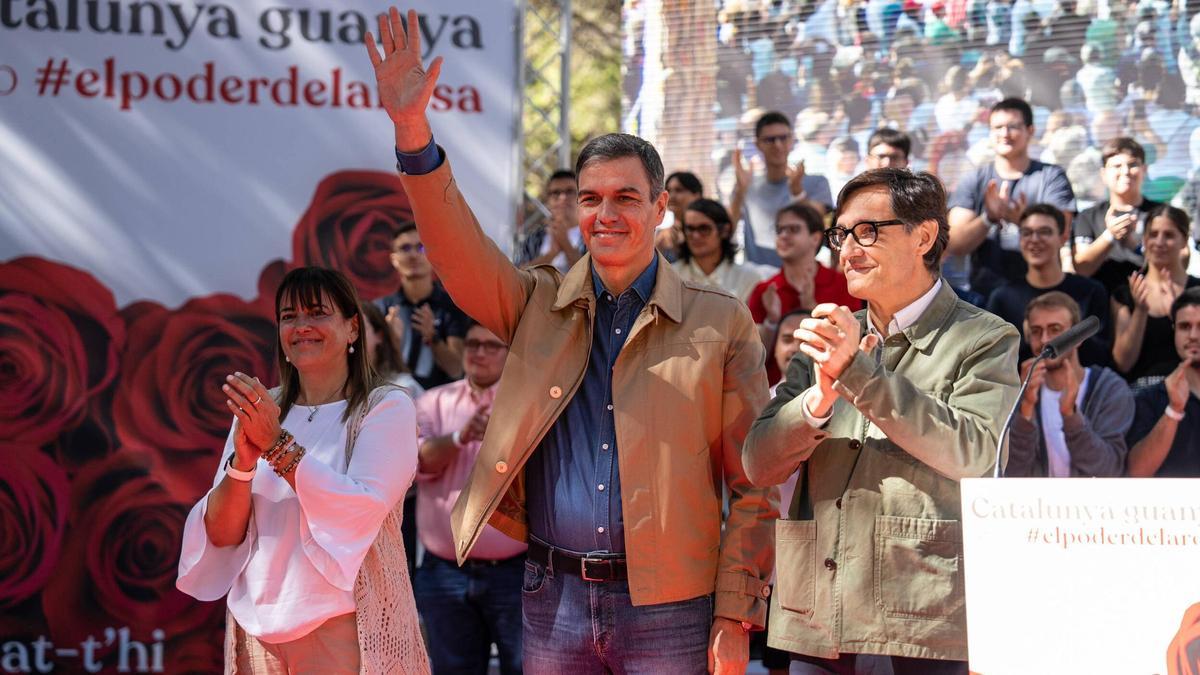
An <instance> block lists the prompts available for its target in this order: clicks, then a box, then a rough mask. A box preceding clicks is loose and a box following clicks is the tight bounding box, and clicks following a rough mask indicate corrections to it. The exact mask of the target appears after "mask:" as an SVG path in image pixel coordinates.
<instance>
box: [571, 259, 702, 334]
mask: <svg viewBox="0 0 1200 675" xmlns="http://www.w3.org/2000/svg"><path fill="white" fill-rule="evenodd" d="M654 255H655V256H656V257H657V259H658V272H657V274H655V277H654V291H653V292H651V293H650V300H649V301H648V302H647V303H646V305H647V306H654V307H657V308H658V309H659V310H660V311H661V312H662V313H663V314H664V315H666V317H667V318H669V319H671V320H672V321H674V322H676V323H679V321H680V320H681V319H683V280H682V279H680V278H679V275H678V274H677V273H676V272H675V270H674V269H672V268H671V263H670V262H669V261H668V260H667V259H666V258H665V257H663V254H662V253H659V252H658V251H655V252H654ZM580 301H583V302H585V303H587V305H588V307H591V305H592V304H593V303H595V301H596V288H595V285H594V284H593V283H592V254H590V253H585V254H584V255H583V257H582V258H580V259H579V262H577V263H575V264H574V265H573V266H572V267H571V269H570V270H568V271H567V275H566V276H565V277H563V280H562V283H561V284H559V286H558V295H557V296H555V299H554V304H553V305H552V306H551V307H550V309H551V310H553V311H555V312H558V311H561V310H562V309H563V308H565V307H568V306H570V305H574V304H576V303H578V302H580Z"/></svg>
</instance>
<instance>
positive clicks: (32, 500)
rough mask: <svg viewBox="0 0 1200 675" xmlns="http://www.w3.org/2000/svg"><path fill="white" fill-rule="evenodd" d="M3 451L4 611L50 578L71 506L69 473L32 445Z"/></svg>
mask: <svg viewBox="0 0 1200 675" xmlns="http://www.w3.org/2000/svg"><path fill="white" fill-rule="evenodd" d="M0 452H2V453H3V455H4V461H3V462H0V533H3V536H0V612H4V611H6V610H10V609H12V608H13V607H14V606H16V605H18V604H19V603H21V602H23V601H25V600H27V599H28V598H30V597H32V596H33V595H34V594H36V593H37V592H38V591H40V590H41V589H42V587H43V586H44V585H45V584H46V582H47V581H48V580H49V579H50V574H51V573H52V572H53V571H54V567H55V565H57V564H58V559H59V553H60V552H61V550H62V544H63V532H64V531H65V529H66V525H67V513H68V511H69V510H70V494H69V493H70V486H69V485H68V482H67V474H66V472H64V471H63V470H62V468H61V467H60V466H58V464H55V463H54V460H52V459H51V458H50V457H49V456H48V455H46V454H45V453H43V452H42V451H41V450H39V449H38V448H37V447H36V446H32V445H7V446H6V447H4V448H3V449H2V450H0Z"/></svg>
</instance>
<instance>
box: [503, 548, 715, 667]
mask: <svg viewBox="0 0 1200 675" xmlns="http://www.w3.org/2000/svg"><path fill="white" fill-rule="evenodd" d="M521 595H522V599H523V600H524V602H523V603H522V605H523V608H524V610H523V614H524V617H525V622H524V623H525V672H526V673H528V674H529V675H590V674H592V673H596V674H601V673H615V674H617V675H624V674H626V673H628V674H629V675H635V674H638V673H647V674H653V675H658V674H660V673H671V674H672V675H676V674H679V675H686V674H688V673H696V674H697V675H703V674H704V673H705V672H706V671H707V669H708V636H709V631H710V630H711V629H712V622H713V599H712V596H711V595H702V596H700V597H698V598H692V599H691V600H683V601H680V602H669V603H665V604H661V605H643V606H641V607H634V606H633V603H632V602H631V601H630V598H629V583H628V582H625V581H604V582H592V581H584V580H583V579H581V578H580V577H578V576H575V575H572V574H569V573H559V574H548V573H547V572H546V569H545V568H544V567H542V566H541V565H538V564H537V563H534V562H531V561H528V560H527V561H525V580H524V582H523V584H522V589H521Z"/></svg>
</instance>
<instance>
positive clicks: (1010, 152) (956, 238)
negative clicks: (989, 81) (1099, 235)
mask: <svg viewBox="0 0 1200 675" xmlns="http://www.w3.org/2000/svg"><path fill="white" fill-rule="evenodd" d="M988 128H989V139H990V141H991V145H992V149H993V150H994V151H995V153H996V156H995V159H993V160H992V161H991V162H990V163H988V164H985V165H983V166H981V167H979V168H977V169H975V170H974V171H972V172H970V173H967V174H965V175H963V177H962V178H960V179H959V181H958V185H957V186H956V187H955V188H954V192H953V193H952V194H951V196H950V202H949V204H950V214H949V221H950V243H949V245H948V246H947V247H946V250H947V258H946V261H945V265H944V266H943V268H942V274H943V275H944V276H945V278H946V280H947V281H948V282H949V283H950V284H951V285H952V286H954V287H955V288H959V289H962V290H971V291H974V292H976V293H979V294H980V295H982V296H983V297H987V296H988V295H989V294H990V293H991V292H992V291H993V290H995V289H996V288H997V287H999V286H1000V284H1002V283H1004V282H1005V281H1016V280H1018V279H1020V278H1021V277H1022V276H1024V275H1025V262H1024V261H1023V260H1022V259H1021V254H1020V237H1019V234H1018V232H1017V229H1018V226H1017V221H1018V220H1020V217H1021V212H1022V211H1024V210H1025V207H1026V206H1027V205H1029V204H1038V203H1044V204H1050V205H1052V206H1054V207H1056V208H1058V209H1059V210H1061V211H1062V212H1063V213H1064V214H1065V215H1066V219H1067V224H1068V226H1069V225H1070V222H1071V216H1072V215H1074V213H1075V192H1074V191H1073V190H1072V189H1071V182H1070V181H1069V180H1067V174H1066V172H1065V171H1063V169H1062V167H1060V166H1057V165H1054V164H1046V163H1044V162H1040V161H1038V160H1036V159H1033V158H1031V157H1030V156H1029V143H1030V142H1031V141H1032V140H1033V138H1034V135H1035V134H1034V131H1035V129H1034V126H1033V109H1032V108H1030V107H1029V104H1028V103H1026V102H1025V101H1023V100H1021V99H1019V98H1006V99H1004V100H1003V101H1000V102H999V103H997V104H995V105H993V106H992V108H991V111H990V112H989V114H988Z"/></svg>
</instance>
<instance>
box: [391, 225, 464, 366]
mask: <svg viewBox="0 0 1200 675" xmlns="http://www.w3.org/2000/svg"><path fill="white" fill-rule="evenodd" d="M392 266H393V267H395V268H396V271H397V272H399V273H400V288H399V289H398V290H397V291H396V292H395V293H393V294H391V295H389V296H386V297H384V298H381V299H379V300H377V301H376V304H378V305H379V308H380V309H381V310H383V312H385V313H390V310H391V309H392V308H393V307H395V308H396V310H397V311H396V316H397V317H398V318H399V322H398V323H397V322H396V321H395V319H393V322H392V323H393V325H397V326H403V332H402V333H401V334H400V336H401V340H400V344H401V355H402V356H403V358H404V363H405V365H407V366H408V369H409V370H410V371H411V372H412V374H413V377H415V378H416V380H417V382H419V383H420V384H421V386H422V387H424V388H426V389H430V388H432V387H436V386H438V385H440V384H446V383H447V382H451V381H453V380H457V379H458V378H460V377H462V342H463V334H464V333H466V324H467V315H466V314H463V313H462V310H460V309H459V308H458V306H456V305H455V304H454V301H453V300H451V299H450V294H449V293H447V292H446V290H445V289H444V288H442V284H441V282H439V281H437V280H436V279H435V278H434V276H433V268H432V267H431V266H430V265H429V258H426V257H425V246H424V245H423V244H422V243H421V235H420V234H419V233H418V232H417V226H416V224H415V223H412V222H407V223H404V224H402V225H401V226H400V228H399V230H398V231H397V233H396V235H395V239H394V240H393V241H392Z"/></svg>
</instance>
